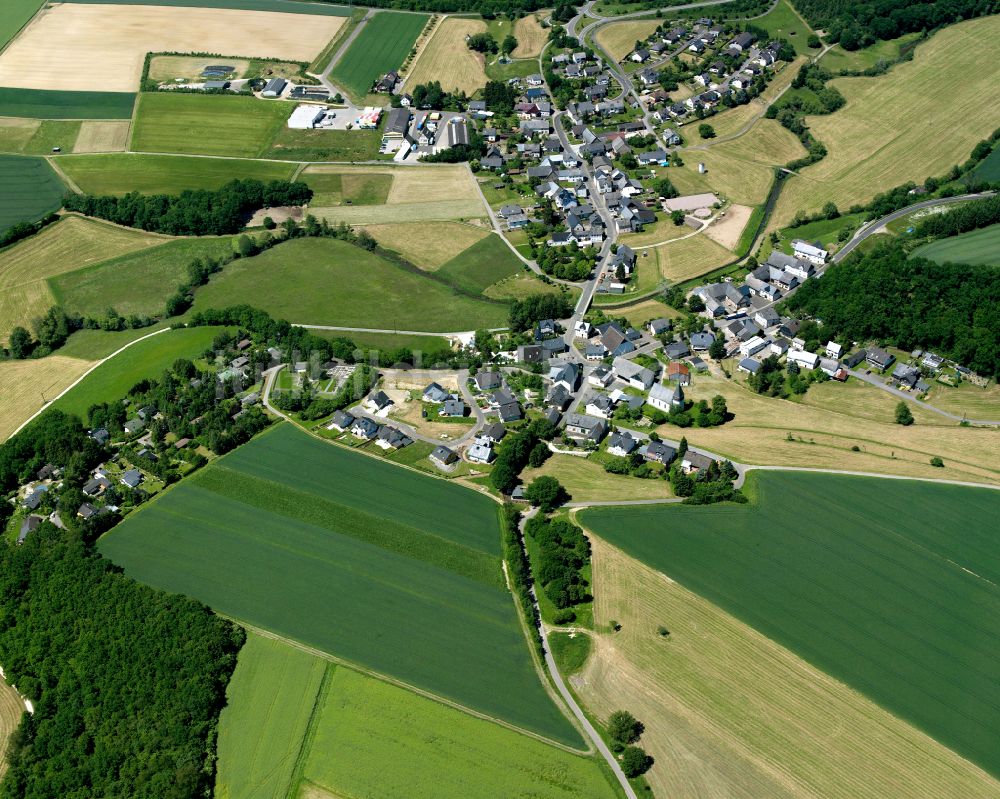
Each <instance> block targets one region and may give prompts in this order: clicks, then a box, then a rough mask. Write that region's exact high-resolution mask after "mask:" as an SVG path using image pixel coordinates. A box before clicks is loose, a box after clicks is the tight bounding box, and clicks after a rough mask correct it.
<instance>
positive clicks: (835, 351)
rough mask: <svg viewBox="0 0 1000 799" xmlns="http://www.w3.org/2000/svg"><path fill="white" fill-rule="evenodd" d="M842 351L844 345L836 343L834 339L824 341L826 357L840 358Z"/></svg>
mask: <svg viewBox="0 0 1000 799" xmlns="http://www.w3.org/2000/svg"><path fill="white" fill-rule="evenodd" d="M843 353H844V345H843V344H838V343H837V342H836V341H828V342H826V355H827V357H828V358H836V359H837V360H840V356H841V355H843Z"/></svg>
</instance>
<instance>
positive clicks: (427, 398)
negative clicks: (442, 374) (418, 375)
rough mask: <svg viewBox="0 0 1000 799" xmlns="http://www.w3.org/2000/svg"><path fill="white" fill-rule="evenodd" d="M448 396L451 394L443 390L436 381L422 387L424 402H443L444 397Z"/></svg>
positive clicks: (447, 397)
mask: <svg viewBox="0 0 1000 799" xmlns="http://www.w3.org/2000/svg"><path fill="white" fill-rule="evenodd" d="M450 397H451V394H450V393H449V392H447V391H445V390H444V389H443V388H442V387H441V386H440V385H438V384H437V383H431V384H430V385H429V386H427V388H425V389H424V393H423V400H424V402H434V403H437V402H444V401H445V400H446V399H449V398H450Z"/></svg>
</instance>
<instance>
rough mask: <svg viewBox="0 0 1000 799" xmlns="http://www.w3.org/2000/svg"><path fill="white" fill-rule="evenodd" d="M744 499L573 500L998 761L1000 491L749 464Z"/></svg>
mask: <svg viewBox="0 0 1000 799" xmlns="http://www.w3.org/2000/svg"><path fill="white" fill-rule="evenodd" d="M754 479H755V481H756V482H755V484H754V485H753V486H752V487H753V488H756V489H758V491H757V493H758V495H759V498H760V501H759V503H757V504H755V505H754V506H732V505H729V506H725V505H717V506H714V507H710V508H688V507H671V508H656V509H652V508H642V509H640V508H614V509H600V510H590V511H585V513H584V516H583V519H584V522H585V524H586V525H587V526H588V527H589V528H590V529H592V530H593V531H594V532H595V533H596V534H597V535H599V536H601V537H602V538H605V539H607V540H608V541H609V542H611V543H612V544H615V545H616V546H619V547H621V548H622V549H624V550H625V551H626V552H628V553H630V554H632V555H633V556H635V557H637V558H639V559H640V560H643V561H645V562H646V563H647V564H649V565H650V566H652V567H653V568H655V569H657V570H659V571H662V572H663V573H664V574H666V575H667V576H669V577H670V578H672V579H674V580H676V581H677V582H679V583H680V584H681V585H682V586H684V587H685V588H688V589H690V590H693V591H695V592H697V593H699V594H701V595H702V596H704V597H705V598H706V599H708V600H709V601H711V602H714V603H715V604H717V605H719V606H720V607H721V608H722V609H723V610H725V611H727V612H729V613H731V614H733V615H734V616H736V617H737V618H739V619H741V620H742V621H744V622H745V623H747V624H750V625H752V626H753V627H756V628H757V629H758V630H759V631H760V632H761V633H763V634H764V635H765V636H767V637H768V638H771V639H773V640H774V641H776V642H778V643H779V644H782V645H783V646H785V647H787V648H788V649H790V650H791V651H793V652H795V653H796V654H798V655H800V656H802V657H803V658H805V659H806V660H808V661H810V662H811V663H812V664H813V665H815V666H817V667H818V668H820V669H822V670H823V671H826V672H827V673H829V674H830V675H831V676H833V677H835V678H836V679H839V680H842V681H843V682H844V683H846V684H847V685H849V686H851V687H852V688H855V689H857V690H858V691H860V692H862V693H864V694H866V695H867V696H868V697H869V698H871V699H873V700H874V701H876V702H878V703H879V704H881V705H882V706H883V707H885V708H886V709H887V710H889V711H890V712H891V713H894V714H895V715H897V716H899V717H901V718H903V719H905V720H907V721H909V722H911V723H913V724H915V725H916V726H917V727H919V728H921V729H922V730H924V731H925V732H926V733H928V734H929V735H930V736H931V737H933V738H935V739H937V740H938V741H940V742H941V743H942V744H944V745H945V746H948V747H950V748H952V749H954V750H955V751H956V752H957V753H958V754H960V755H962V756H963V757H965V758H967V759H969V760H971V761H973V762H974V763H977V764H978V765H980V766H981V767H982V768H984V769H986V770H987V771H989V772H991V773H992V774H994V775H998V774H1000V749H998V748H997V746H996V740H997V738H996V735H997V730H998V729H1000V665H998V663H997V659H996V641H997V640H998V637H1000V548H998V547H997V545H996V519H997V515H998V514H1000V492H997V491H992V490H988V489H977V488H964V487H958V486H947V485H936V484H933V483H921V482H914V481H906V480H884V479H879V478H867V477H846V476H838V475H823V474H777V473H770V472H764V473H761V474H759V475H754Z"/></svg>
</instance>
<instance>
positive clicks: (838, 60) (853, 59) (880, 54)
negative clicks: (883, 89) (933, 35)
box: [819, 33, 920, 74]
mask: <svg viewBox="0 0 1000 799" xmlns="http://www.w3.org/2000/svg"><path fill="white" fill-rule="evenodd" d="M919 39H920V34H919V33H904V34H903V35H902V36H900V37H899V38H898V39H883V40H880V41H877V42H875V43H874V44H872V45H869V46H868V47H864V48H862V49H861V50H852V51H847V50H845V49H844V48H843V47H841V46H840V45H839V44H837V45H834V46H833V47H832V48H830V50H829V51H828V52H827V53H826V55H824V56H823V57H822V58H821V59H820V60H819V63H820V66H822V67H825V68H826V69H828V70H830V71H831V72H833V73H834V74H836V73H838V72H840V71H841V70H851V71H853V70H858V71H862V70H865V69H868V68H870V67H874V66H875V65H876V64H878V63H879V62H880V61H881V62H884V63H886V64H888V63H890V62H891V61H895V60H896V59H897V58H899V54H900V52H901V49H902V48H904V47H905V48H909V47H912V46H913V45H914V43H915V42H917V41H918V40H919Z"/></svg>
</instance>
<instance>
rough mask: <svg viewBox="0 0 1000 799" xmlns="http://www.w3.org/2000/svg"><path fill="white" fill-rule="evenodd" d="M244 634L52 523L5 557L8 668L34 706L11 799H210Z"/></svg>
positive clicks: (2, 605)
mask: <svg viewBox="0 0 1000 799" xmlns="http://www.w3.org/2000/svg"><path fill="white" fill-rule="evenodd" d="M243 640H244V633H243V630H242V629H240V628H239V627H237V626H236V625H234V624H232V623H230V622H228V621H224V620H223V619H220V618H218V617H216V616H213V615H212V614H211V613H210V612H209V611H208V609H207V608H205V607H204V606H202V605H200V604H198V603H196V602H194V601H192V600H189V599H186V598H184V597H181V596H177V595H172V594H166V593H164V592H162V591H157V590H155V589H152V588H149V587H147V586H144V585H141V584H139V583H136V582H134V581H133V580H131V579H129V578H127V577H125V576H124V575H123V574H121V573H120V572H118V571H116V570H114V569H113V568H111V565H110V563H108V562H107V561H105V560H104V559H103V558H101V557H100V556H99V555H97V554H96V553H95V552H94V551H93V549H91V548H90V547H89V546H88V545H86V544H85V543H84V542H83V541H82V540H81V539H80V538H79V537H77V536H75V535H74V534H73V533H70V532H64V531H60V530H58V529H57V528H56V527H54V526H53V525H51V524H49V523H47V522H46V523H44V524H43V525H42V526H41V527H40V528H39V529H38V530H37V531H36V534H35V535H32V536H30V537H29V538H28V539H27V540H26V541H25V542H24V544H22V545H21V546H18V547H9V546H4V547H2V549H0V660H2V662H3V664H4V669H5V671H6V674H7V676H8V679H9V680H10V681H11V682H13V683H16V684H17V687H18V690H19V691H21V693H23V694H24V695H26V696H28V697H30V698H31V699H32V701H33V704H34V708H35V713H34V715H27V714H25V716H24V718H23V721H22V723H21V726H20V727H19V728H18V729H17V731H16V732H15V733H14V735H13V736H12V738H11V742H10V748H9V750H8V753H7V757H8V760H9V762H10V768H9V770H8V772H7V774H6V775H5V777H4V780H3V782H2V783H0V797H3V799H51V797H53V796H59V797H62V799H89V798H90V797H95V796H103V797H137V798H138V797H148V798H149V799H154V798H155V799H174V798H176V799H188V797H193V796H208V795H209V794H210V793H211V789H212V784H213V782H214V774H215V763H214V760H215V734H216V732H215V730H216V723H217V718H218V714H219V711H220V710H221V708H222V706H223V705H224V704H225V689H226V684H227V682H228V681H229V677H230V675H231V674H232V671H233V668H234V667H235V666H236V654H237V652H238V651H239V649H240V647H241V646H242V644H243Z"/></svg>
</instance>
